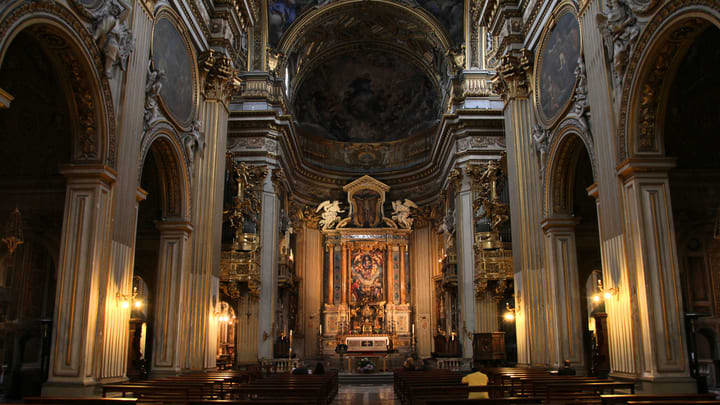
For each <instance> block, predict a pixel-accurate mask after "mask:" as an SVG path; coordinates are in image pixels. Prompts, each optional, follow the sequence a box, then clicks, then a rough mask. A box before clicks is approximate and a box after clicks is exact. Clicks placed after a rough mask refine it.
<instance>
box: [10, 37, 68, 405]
mask: <svg viewBox="0 0 720 405" xmlns="http://www.w3.org/2000/svg"><path fill="white" fill-rule="evenodd" d="M36 32H37V31H35V33H36ZM33 34H34V33H33V32H31V31H29V30H28V31H23V32H21V33H19V34H18V35H17V36H15V38H14V39H13V41H12V43H11V44H10V45H9V47H8V48H7V50H6V52H5V54H4V58H3V63H2V67H1V68H0V88H2V89H3V90H4V91H6V92H8V93H9V94H10V95H11V96H12V97H13V98H14V99H13V100H12V102H11V104H10V107H9V108H8V109H5V110H0V173H3V176H2V178H0V195H2V196H3V198H2V199H0V224H2V236H1V237H0V238H5V237H7V236H9V235H7V234H6V232H7V231H8V230H6V229H5V228H6V221H11V220H12V219H13V214H11V213H12V212H14V211H15V210H16V209H17V214H15V215H16V216H15V220H16V221H19V222H18V225H19V229H18V230H21V231H22V237H21V239H22V240H23V241H24V243H23V244H21V245H19V246H18V247H17V248H16V249H15V250H14V251H12V250H11V249H10V248H11V247H10V246H9V245H6V244H4V243H3V244H0V330H2V332H0V362H1V363H2V375H3V379H2V381H3V391H5V392H6V396H7V397H9V398H20V397H22V396H26V395H39V393H40V387H41V385H42V383H43V382H45V381H46V380H47V378H48V369H49V359H50V357H49V356H50V345H51V343H50V342H51V339H50V338H51V333H52V323H53V317H54V313H55V290H56V283H57V273H56V269H57V266H58V256H59V255H60V246H61V239H62V224H63V215H64V206H65V195H66V181H65V178H64V177H63V176H62V175H61V174H60V170H59V169H60V166H61V165H63V164H67V163H69V162H70V161H71V155H72V149H73V148H72V144H73V126H74V122H73V119H74V117H75V116H74V110H73V108H72V106H71V105H70V104H69V102H68V100H69V99H71V97H72V92H71V90H70V89H68V88H66V87H63V86H62V85H61V84H60V83H62V80H61V78H62V77H64V74H66V72H64V71H63V67H62V65H60V64H58V62H57V59H56V58H57V55H56V54H54V53H53V50H52V49H50V48H48V46H47V44H45V43H43V41H41V40H40V39H38V38H37V37H36V35H33ZM38 349H39V350H38Z"/></svg>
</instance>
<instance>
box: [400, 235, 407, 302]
mask: <svg viewBox="0 0 720 405" xmlns="http://www.w3.org/2000/svg"><path fill="white" fill-rule="evenodd" d="M406 248H407V247H406V246H405V245H400V247H399V249H400V303H401V304H407V280H408V278H407V275H406V274H405V273H406V272H407V269H406V268H405V266H406V263H405V250H406Z"/></svg>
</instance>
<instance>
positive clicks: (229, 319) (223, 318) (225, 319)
mask: <svg viewBox="0 0 720 405" xmlns="http://www.w3.org/2000/svg"><path fill="white" fill-rule="evenodd" d="M215 319H217V320H218V322H222V323H226V324H228V325H232V324H233V322H235V315H233V316H228V314H226V313H220V312H216V313H215Z"/></svg>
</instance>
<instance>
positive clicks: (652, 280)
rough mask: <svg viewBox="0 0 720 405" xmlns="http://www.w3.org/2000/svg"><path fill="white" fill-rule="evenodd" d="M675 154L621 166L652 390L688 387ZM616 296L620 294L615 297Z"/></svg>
mask: <svg viewBox="0 0 720 405" xmlns="http://www.w3.org/2000/svg"><path fill="white" fill-rule="evenodd" d="M674 166H675V162H674V160H672V159H651V158H643V159H629V160H627V161H625V162H623V164H622V165H621V166H620V168H619V170H618V173H619V174H620V176H621V178H622V179H623V189H622V198H623V205H624V206H625V211H626V215H625V230H626V231H625V236H626V238H627V240H628V242H627V250H628V263H629V267H630V268H631V269H632V270H631V277H633V278H634V279H635V280H636V283H635V285H636V286H637V300H638V308H637V317H638V318H639V319H638V324H639V326H640V328H639V329H640V330H639V331H638V332H639V333H640V334H641V336H640V338H641V339H642V340H641V341H642V344H641V345H640V348H641V349H642V351H641V353H640V354H641V356H642V360H641V361H642V366H643V367H642V370H644V371H643V373H642V374H641V375H640V380H641V381H643V382H644V388H645V389H647V390H651V391H656V392H660V391H664V392H667V391H677V392H683V391H684V392H688V391H690V390H694V380H691V379H689V368H688V362H687V351H686V346H685V344H686V343H685V329H684V322H683V307H682V298H681V297H682V292H681V286H680V274H679V270H678V256H677V248H676V237H675V226H674V223H673V216H672V204H671V201H670V183H669V180H668V171H669V170H670V169H671V168H672V167H674ZM612 299H615V297H613V298H612Z"/></svg>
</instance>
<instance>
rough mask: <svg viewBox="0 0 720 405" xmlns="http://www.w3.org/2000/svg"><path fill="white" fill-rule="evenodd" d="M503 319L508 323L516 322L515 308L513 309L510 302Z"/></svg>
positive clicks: (506, 305) (507, 304)
mask: <svg viewBox="0 0 720 405" xmlns="http://www.w3.org/2000/svg"><path fill="white" fill-rule="evenodd" d="M503 319H505V320H506V321H508V322H512V321H514V320H515V308H511V307H510V303H509V302H508V303H506V304H505V313H504V314H503Z"/></svg>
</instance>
